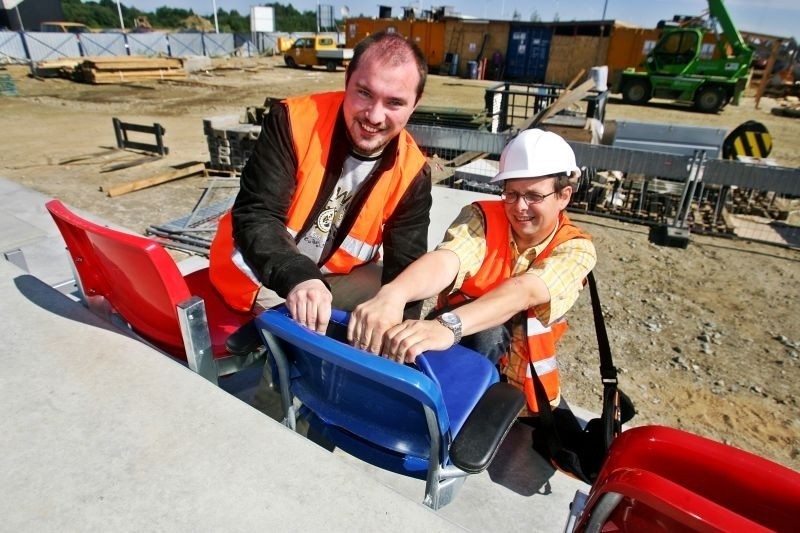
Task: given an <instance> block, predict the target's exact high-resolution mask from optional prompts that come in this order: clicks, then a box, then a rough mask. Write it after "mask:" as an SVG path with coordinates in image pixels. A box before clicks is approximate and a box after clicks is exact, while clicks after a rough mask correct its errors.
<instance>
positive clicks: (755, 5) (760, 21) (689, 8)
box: [121, 0, 800, 38]
mask: <svg viewBox="0 0 800 533" xmlns="http://www.w3.org/2000/svg"><path fill="white" fill-rule="evenodd" d="M277 1H278V2H280V3H283V4H289V3H291V4H292V5H293V6H294V7H295V9H297V10H298V11H308V10H315V9H316V6H317V4H318V3H321V4H323V5H333V7H334V12H335V13H336V14H337V16H338V15H339V14H340V12H341V11H342V8H344V7H346V8H348V9H349V12H350V16H353V17H356V16H358V15H364V16H368V17H377V16H378V6H379V5H385V6H390V7H391V8H392V16H394V17H401V16H402V14H403V7H404V6H415V7H420V8H421V9H431V6H452V7H453V8H454V10H455V11H456V12H458V13H461V14H462V15H471V16H474V17H478V18H490V19H494V20H504V19H511V17H512V15H513V13H514V11H515V10H516V11H517V12H518V13H519V14H520V15H521V17H522V18H521V20H524V21H527V20H530V18H531V15H532V14H533V13H534V11H535V12H536V13H537V14H538V16H539V17H538V18H539V20H542V21H545V22H547V21H552V20H554V19H555V18H556V17H557V18H558V20H560V21H562V22H566V21H570V20H600V19H603V18H604V17H603V12H604V11H605V19H615V20H618V21H622V22H628V23H631V24H635V25H637V26H642V27H645V28H652V27H655V25H656V24H657V23H658V21H659V20H662V19H667V20H669V19H672V16H673V15H699V14H701V13H702V12H703V11H704V10H706V9H707V8H708V3H707V2H706V1H704V0H646V1H643V0H495V1H493V2H489V1H487V0H443V1H438V2H436V3H426V2H423V1H422V0H419V1H413V0H409V1H406V2H404V1H398V0H384V1H378V2H374V1H373V0H335V1H334V2H330V1H327V2H326V1H325V0H321V1H320V2H317V1H316V0H292V1H290V0H277ZM121 2H122V4H124V5H126V6H129V7H136V8H138V9H140V10H142V11H155V9H156V8H157V7H161V6H169V7H176V8H184V9H193V10H194V12H195V13H197V14H199V15H210V14H212V13H213V11H214V4H215V3H216V7H217V9H224V10H225V11H231V10H234V9H235V10H236V11H238V12H239V13H241V14H243V15H245V14H249V13H250V6H251V5H259V3H258V2H253V1H252V0H121ZM725 6H726V7H727V8H728V12H729V13H730V15H731V18H732V19H733V21H734V23H735V24H736V26H737V27H738V28H739V29H740V30H743V31H749V32H754V33H763V34H767V35H777V36H781V37H795V38H797V37H800V1H798V0H727V1H726V2H725Z"/></svg>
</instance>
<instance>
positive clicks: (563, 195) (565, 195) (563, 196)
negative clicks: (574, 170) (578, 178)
mask: <svg viewBox="0 0 800 533" xmlns="http://www.w3.org/2000/svg"><path fill="white" fill-rule="evenodd" d="M572 191H573V187H572V185H567V186H566V187H564V188H563V189H561V192H560V193H559V194H558V202H559V204H560V205H561V209H566V207H567V205H569V201H570V199H572Z"/></svg>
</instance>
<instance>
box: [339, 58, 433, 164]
mask: <svg viewBox="0 0 800 533" xmlns="http://www.w3.org/2000/svg"><path fill="white" fill-rule="evenodd" d="M419 81H420V74H419V71H418V70H417V67H416V64H415V63H414V61H413V60H410V59H409V60H408V61H404V62H402V63H399V64H395V63H394V62H391V63H389V62H387V61H383V60H381V58H380V57H378V56H377V54H375V53H372V52H371V51H368V52H366V53H365V54H364V57H363V58H362V59H361V61H360V62H359V64H358V68H357V69H356V71H355V72H353V73H352V74H351V75H350V76H349V77H348V79H347V85H346V87H345V96H344V104H343V107H342V109H343V112H344V120H345V123H346V124H347V132H348V134H349V136H350V141H351V142H352V143H353V147H354V148H355V149H356V151H357V152H359V153H361V154H362V155H375V154H377V153H379V152H380V151H381V150H383V148H384V146H386V144H387V143H388V142H389V141H391V140H392V139H393V138H394V137H396V136H397V135H398V134H399V133H400V130H402V129H403V128H404V127H405V125H406V123H407V122H408V119H409V118H410V117H411V113H413V112H414V109H415V108H416V107H417V86H418V84H419Z"/></svg>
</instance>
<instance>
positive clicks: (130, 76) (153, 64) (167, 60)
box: [80, 56, 186, 84]
mask: <svg viewBox="0 0 800 533" xmlns="http://www.w3.org/2000/svg"><path fill="white" fill-rule="evenodd" d="M80 76H81V78H82V81H85V82H88V83H94V84H103V83H124V82H137V81H146V80H178V79H184V78H186V69H184V68H183V60H182V59H180V58H175V57H147V56H108V57H92V58H89V59H86V60H85V61H83V63H81V68H80Z"/></svg>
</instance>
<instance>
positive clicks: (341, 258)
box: [209, 92, 427, 311]
mask: <svg viewBox="0 0 800 533" xmlns="http://www.w3.org/2000/svg"><path fill="white" fill-rule="evenodd" d="M343 99H344V93H343V92H335V93H323V94H316V95H310V96H303V97H299V98H290V99H287V100H285V104H286V109H287V111H288V116H289V122H290V124H291V132H292V142H293V146H294V150H295V155H296V157H297V161H298V166H297V174H296V176H295V179H296V182H295V190H294V193H293V196H292V200H291V204H290V207H289V210H288V212H287V221H286V230H287V231H288V232H289V234H290V235H291V236H292V237H293V238H294V239H296V238H297V234H298V232H299V231H300V230H301V229H302V228H303V226H304V225H305V223H306V219H307V218H308V217H309V216H310V215H311V211H312V209H313V207H314V204H315V203H316V200H317V196H318V194H319V191H320V190H322V188H323V181H324V179H325V167H324V165H322V164H320V162H321V161H327V160H328V155H329V152H330V147H331V144H332V143H331V142H330V140H331V138H332V136H333V131H334V127H335V125H336V120H337V117H338V115H339V110H340V109H341V107H342V102H343ZM397 141H398V142H397V158H396V160H395V164H394V166H393V167H392V168H390V169H387V170H386V171H385V172H383V174H381V175H380V176H373V177H372V178H370V179H374V180H375V183H374V186H373V187H372V189H371V191H370V194H369V196H368V197H367V198H366V200H365V201H364V203H363V204H362V205H360V206H357V207H358V209H359V211H358V216H357V217H356V220H355V222H354V223H353V227H352V228H351V229H350V231H349V233H348V234H347V235H346V236H345V238H344V241H343V243H342V245H341V246H340V247H339V248H337V249H336V250H335V251H334V252H333V254H332V255H331V257H330V258H329V259H328V260H327V261H326V262H325V264H324V265H321V266H320V269H321V271H322V272H323V273H326V274H328V273H336V274H346V273H348V272H350V271H351V270H352V269H353V268H354V267H356V266H359V265H362V264H365V263H368V262H370V261H374V260H376V259H377V258H378V251H379V249H380V246H381V243H382V242H383V224H384V223H385V222H386V220H388V219H389V217H390V216H391V215H392V214H393V213H394V211H395V209H396V208H397V205H398V204H399V203H400V201H401V199H402V198H403V196H404V195H405V193H406V191H407V190H408V187H409V186H410V185H411V183H412V182H413V181H414V178H415V177H416V176H417V174H419V172H420V170H421V169H422V168H423V166H424V165H425V163H426V162H427V160H426V159H425V156H423V155H422V152H420V150H419V148H418V147H417V145H416V143H415V142H414V140H413V139H412V138H411V136H410V135H409V134H408V132H406V131H405V130H402V131H401V132H400V134H399V135H398V139H397ZM209 255H210V260H211V265H210V268H209V275H210V277H211V282H212V283H213V284H214V286H215V287H216V288H217V290H218V291H219V292H220V293H221V294H222V296H223V297H224V299H225V301H226V302H227V303H228V305H230V306H231V307H233V308H234V309H237V310H241V311H249V310H250V309H251V308H252V306H253V303H254V302H255V298H256V296H257V294H258V290H259V289H260V286H261V285H260V283H259V282H258V281H257V280H256V278H255V276H254V273H253V272H252V271H251V269H250V268H249V267H248V266H247V264H246V262H245V261H244V258H243V257H241V254H240V253H239V251H238V249H237V248H236V247H235V245H234V243H233V225H232V217H231V215H230V213H226V214H225V215H224V216H223V217H222V219H221V220H220V224H219V228H218V230H217V234H216V235H215V237H214V241H213V242H212V244H211V251H210V254H209ZM241 267H244V268H241Z"/></svg>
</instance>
